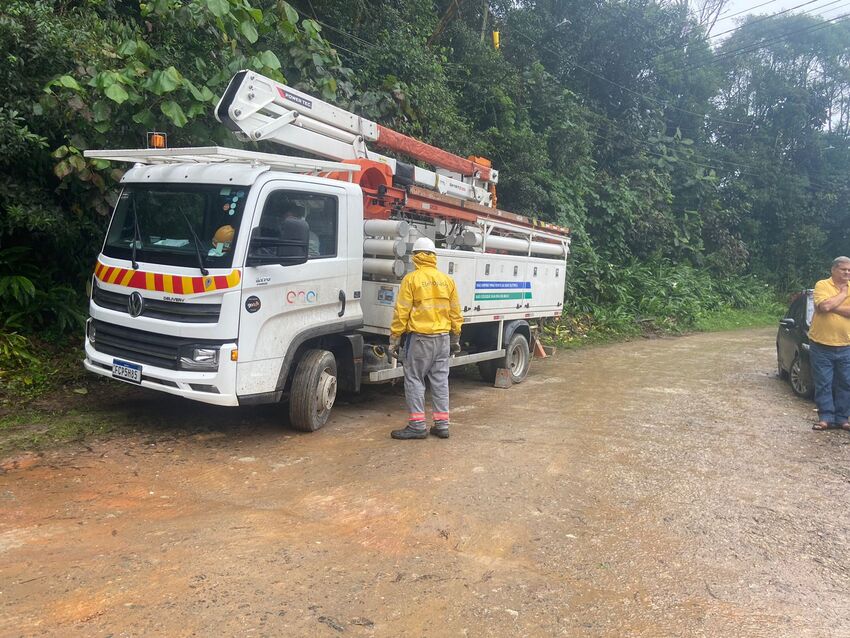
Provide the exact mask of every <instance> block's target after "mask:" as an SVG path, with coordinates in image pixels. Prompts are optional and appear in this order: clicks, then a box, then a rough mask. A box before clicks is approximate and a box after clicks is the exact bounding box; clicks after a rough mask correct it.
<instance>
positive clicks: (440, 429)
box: [430, 423, 449, 439]
mask: <svg viewBox="0 0 850 638" xmlns="http://www.w3.org/2000/svg"><path fill="white" fill-rule="evenodd" d="M430 432H431V434H433V435H434V436H436V437H437V438H439V439H447V438H449V424H448V423H437V424H435V425H434V426H433V427H432V428H431V430H430Z"/></svg>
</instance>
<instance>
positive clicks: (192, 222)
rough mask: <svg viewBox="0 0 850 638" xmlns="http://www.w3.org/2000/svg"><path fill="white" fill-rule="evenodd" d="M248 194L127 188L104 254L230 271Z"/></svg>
mask: <svg viewBox="0 0 850 638" xmlns="http://www.w3.org/2000/svg"><path fill="white" fill-rule="evenodd" d="M247 194H248V187H244V186H239V187H235V186H221V185H209V184H192V185H189V184H174V185H172V184H139V185H129V186H127V187H125V188H124V190H123V191H122V192H121V196H120V198H119V200H118V206H117V207H116V208H115V214H114V215H113V217H112V223H111V224H110V225H109V231H108V232H107V234H106V244H105V245H104V247H103V254H104V255H106V256H107V257H115V258H117V259H126V260H133V259H135V260H136V261H145V262H150V263H157V264H168V265H172V266H187V267H192V268H197V267H198V266H199V265H201V264H199V261H200V262H202V265H203V266H204V267H206V268H228V267H230V266H231V265H232V264H233V242H235V241H236V236H237V234H238V232H239V224H240V222H241V221H242V211H243V209H244V207H245V197H246V195H247ZM190 227H191V228H190ZM192 231H194V234H193V232H192ZM195 235H197V239H198V241H197V242H196V240H195ZM134 245H135V250H134ZM199 252H200V257H201V258H200V260H199V258H198V253H199Z"/></svg>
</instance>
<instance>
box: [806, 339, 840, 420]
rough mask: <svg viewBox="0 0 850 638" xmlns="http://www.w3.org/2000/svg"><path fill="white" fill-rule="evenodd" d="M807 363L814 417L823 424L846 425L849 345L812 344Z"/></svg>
mask: <svg viewBox="0 0 850 638" xmlns="http://www.w3.org/2000/svg"><path fill="white" fill-rule="evenodd" d="M809 361H810V362H811V364H812V377H813V378H814V382H815V405H817V406H818V418H819V419H820V420H821V421H825V422H826V423H846V422H847V416H848V414H850V346H825V345H822V344H820V343H815V342H814V341H812V342H811V344H810V348H809Z"/></svg>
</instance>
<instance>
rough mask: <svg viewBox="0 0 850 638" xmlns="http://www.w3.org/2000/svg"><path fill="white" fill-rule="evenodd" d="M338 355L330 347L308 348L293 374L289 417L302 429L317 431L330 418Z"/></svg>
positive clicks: (334, 396) (334, 393) (334, 391)
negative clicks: (336, 356) (323, 348)
mask: <svg viewBox="0 0 850 638" xmlns="http://www.w3.org/2000/svg"><path fill="white" fill-rule="evenodd" d="M336 391H337V380H336V359H335V358H334V356H333V353H331V352H328V351H327V350H308V351H307V352H306V353H305V354H304V357H303V358H302V359H301V361H299V362H298V367H297V368H296V369H295V376H294V377H293V378H292V388H291V390H290V393H289V421H290V423H291V424H292V427H293V428H295V429H296V430H300V431H301V432H315V431H316V430H318V429H319V428H321V427H322V426H324V425H325V423H327V422H328V417H329V416H330V415H331V409H332V408H333V404H334V400H336Z"/></svg>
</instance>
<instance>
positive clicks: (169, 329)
mask: <svg viewBox="0 0 850 638" xmlns="http://www.w3.org/2000/svg"><path fill="white" fill-rule="evenodd" d="M122 186H123V189H122V191H121V193H120V195H119V199H118V204H117V206H116V208H115V212H114V215H113V219H112V221H111V223H110V225H109V229H108V231H107V234H106V239H105V241H104V244H103V248H102V252H101V254H100V256H99V258H98V263H97V266H96V269H95V273H94V277H93V281H92V296H91V301H90V305H89V313H90V316H91V318H90V319H89V321H88V326H87V339H86V346H85V353H86V359H85V367H86V368H87V369H88V370H89V371H91V372H94V373H97V374H101V375H104V376H113V377H117V378H120V379H122V380H125V381H130V382H133V383H137V384H139V385H141V386H144V387H149V388H153V389H157V390H160V391H165V392H169V393H172V394H178V395H180V396H184V397H187V398H191V399H195V400H199V401H203V402H206V403H213V404H217V405H229V406H235V405H244V404H256V403H264V402H271V401H278V400H280V399H281V398H282V396H283V394H284V392H285V391H286V390H287V386H288V382H289V381H290V380H291V376H292V374H293V373H294V368H293V364H295V363H297V355H298V354H299V352H303V351H304V349H305V348H310V347H311V346H313V345H316V344H318V343H320V342H321V341H322V339H323V337H324V338H326V341H330V342H333V343H331V344H330V347H332V348H340V349H348V350H349V351H350V350H351V349H352V348H353V347H356V346H357V343H358V342H359V343H360V344H362V337H359V335H357V334H356V330H357V329H358V328H360V327H361V326H362V324H363V314H362V311H361V308H360V290H361V284H362V270H361V264H362V257H363V254H362V245H363V240H362V230H361V228H362V223H363V197H362V194H361V192H360V189H359V187H358V186H357V185H355V184H352V183H349V182H345V181H341V180H336V179H333V180H332V179H326V178H322V177H314V176H311V175H304V174H295V173H291V172H284V171H281V170H273V169H272V168H270V167H269V166H268V165H259V164H255V165H250V164H234V163H229V164H227V165H215V164H211V163H185V164H184V163H176V164H161V165H141V164H137V165H136V166H135V167H134V168H132V169H130V170H129V171H128V172H127V173H126V174H125V176H124V178H123V179H122ZM299 229H300V232H301V233H302V234H304V236H305V237H306V242H304V241H303V239H304V238H302V241H301V244H300V245H297V244H298V239H299V238H298V237H293V236H289V235H292V234H293V232H294V233H295V235H297V234H298V231H299ZM305 230H306V232H305ZM346 335H348V337H346ZM349 337H350V338H349ZM352 344H354V345H352ZM326 345H328V344H326ZM361 347H362V346H361ZM353 358H354V357H353V352H350V353H349V356H348V357H345V358H344V360H346V361H350V360H351V359H353ZM335 376H336V375H334V377H335ZM333 385H334V387H333V388H326V389H325V393H326V396H325V397H324V398H323V399H324V402H325V403H328V402H329V403H330V404H332V402H333V397H332V396H330V395H329V394H328V393H332V394H335V392H336V379H335V378H334V380H333Z"/></svg>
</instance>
